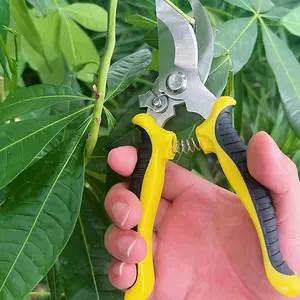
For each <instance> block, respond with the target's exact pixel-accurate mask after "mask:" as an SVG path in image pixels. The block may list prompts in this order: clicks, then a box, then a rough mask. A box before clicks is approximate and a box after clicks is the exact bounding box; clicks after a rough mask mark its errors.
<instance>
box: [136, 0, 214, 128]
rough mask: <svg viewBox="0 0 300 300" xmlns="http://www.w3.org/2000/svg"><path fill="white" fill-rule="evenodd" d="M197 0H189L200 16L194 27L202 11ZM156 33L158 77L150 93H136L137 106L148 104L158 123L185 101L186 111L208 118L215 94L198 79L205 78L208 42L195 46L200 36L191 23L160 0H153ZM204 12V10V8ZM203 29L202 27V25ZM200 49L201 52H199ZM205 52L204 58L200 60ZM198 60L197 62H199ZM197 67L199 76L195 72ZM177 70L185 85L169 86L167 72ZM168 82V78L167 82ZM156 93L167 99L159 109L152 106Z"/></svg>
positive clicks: (197, 22)
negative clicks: (137, 94)
mask: <svg viewBox="0 0 300 300" xmlns="http://www.w3.org/2000/svg"><path fill="white" fill-rule="evenodd" d="M196 1H198V0H190V2H191V5H192V8H193V9H194V12H195V14H197V13H199V14H200V17H199V18H198V17H197V18H196V25H195V26H196V29H197V28H199V26H200V25H201V24H202V19H201V16H202V18H203V11H202V12H201V9H203V8H202V6H201V5H200V3H198V4H197V3H196ZM156 9H157V19H158V20H157V21H158V37H159V49H160V51H159V77H158V79H157V80H156V82H155V84H154V88H153V90H152V94H151V95H150V94H149V93H147V94H146V95H147V96H145V95H142V96H140V103H141V106H146V107H148V114H150V115H151V116H152V117H154V118H155V120H156V121H157V123H158V124H159V125H161V126H164V124H165V123H166V122H167V121H168V120H169V119H170V118H172V117H173V116H174V115H175V109H174V106H176V105H178V104H182V103H185V105H186V109H187V110H188V111H189V112H194V113H198V114H199V115H201V116H202V117H204V118H208V117H209V115H210V113H211V111H212V109H213V106H214V103H215V101H216V97H215V96H214V95H213V94H212V93H211V92H210V91H209V90H208V89H207V88H206V87H205V86H204V83H203V82H202V80H201V76H202V78H204V79H205V78H207V76H208V73H209V71H210V70H208V69H210V66H211V61H212V57H213V52H211V51H213V48H212V47H211V46H208V47H207V48H206V49H204V48H203V49H199V44H198V40H199V42H200V43H201V36H200V32H201V30H199V31H198V32H199V34H198V35H197V37H196V33H195V31H194V27H193V26H192V25H190V23H189V22H188V21H187V20H186V19H185V18H184V17H183V16H181V15H180V14H179V13H178V12H177V11H175V10H174V9H173V8H172V7H171V6H169V5H168V4H167V3H166V2H165V1H164V0H156ZM204 13H205V12H204ZM205 30H206V31H208V33H206V34H212V36H210V37H206V38H208V39H212V40H213V33H212V31H210V29H209V27H208V26H207V25H206V29H205ZM203 31H204V29H203ZM201 51H202V52H201ZM199 53H202V54H201V55H204V56H206V59H207V60H208V61H206V62H204V58H203V59H202V58H201V57H199ZM199 63H200V65H199ZM199 66H200V67H201V68H202V69H201V72H200V73H201V76H200V73H199V69H198V68H199ZM174 73H180V74H182V76H183V77H184V78H185V81H186V82H185V85H186V86H185V87H184V88H185V89H181V90H180V92H179V93H178V90H173V89H170V86H169V85H168V79H169V77H170V75H172V74H174ZM169 84H170V82H169ZM160 95H165V96H166V99H168V105H167V107H166V109H165V110H164V112H163V113H160V112H158V109H157V108H155V107H154V106H153V102H152V101H153V99H155V98H156V97H158V96H160Z"/></svg>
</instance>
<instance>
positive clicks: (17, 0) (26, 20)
mask: <svg viewBox="0 0 300 300" xmlns="http://www.w3.org/2000/svg"><path fill="white" fill-rule="evenodd" d="M10 3H11V13H12V17H13V18H14V21H15V23H16V25H17V27H18V31H19V32H20V33H21V34H22V35H23V36H24V37H25V39H26V40H27V42H28V43H29V45H30V46H31V47H32V48H33V49H34V50H35V51H36V52H37V53H39V54H40V55H41V56H42V57H44V49H43V46H42V40H41V37H40V35H39V33H38V31H37V29H36V27H35V26H34V24H33V22H32V19H31V17H30V15H29V11H28V8H27V6H26V3H25V0H10Z"/></svg>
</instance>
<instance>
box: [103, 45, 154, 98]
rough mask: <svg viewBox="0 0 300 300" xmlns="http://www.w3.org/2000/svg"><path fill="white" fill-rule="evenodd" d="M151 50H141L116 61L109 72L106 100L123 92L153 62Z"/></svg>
mask: <svg viewBox="0 0 300 300" xmlns="http://www.w3.org/2000/svg"><path fill="white" fill-rule="evenodd" d="M151 60H152V56H151V52H150V51H149V50H140V51H138V52H135V53H133V54H131V55H129V56H127V57H125V58H123V59H121V60H120V61H117V62H116V63H114V64H113V65H112V66H111V68H110V70H109V74H108V79H107V86H108V92H107V96H106V101H107V100H109V99H111V98H114V97H116V96H117V95H118V94H120V93H122V92H123V91H124V90H125V89H127V87H128V86H130V85H131V84H132V82H133V81H134V80H135V79H136V78H137V77H139V76H141V75H142V74H143V72H144V71H145V69H146V68H147V66H148V65H149V64H150V63H151Z"/></svg>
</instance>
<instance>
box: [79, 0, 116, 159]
mask: <svg viewBox="0 0 300 300" xmlns="http://www.w3.org/2000/svg"><path fill="white" fill-rule="evenodd" d="M117 6H118V0H110V3H109V13H108V32H107V39H106V45H105V51H104V56H103V58H102V61H101V64H100V68H99V75H98V84H97V90H96V91H95V92H96V101H95V107H94V112H93V120H92V125H91V130H90V134H89V136H88V140H87V143H86V148H85V149H86V162H87V161H88V160H89V159H90V157H91V156H92V154H93V152H94V149H95V146H96V144H97V140H98V136H99V129H100V123H101V116H102V111H103V104H104V99H105V95H106V84H107V76H108V71H109V67H110V63H111V59H112V56H113V53H114V50H115V45H116V15H117Z"/></svg>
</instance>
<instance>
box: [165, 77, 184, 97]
mask: <svg viewBox="0 0 300 300" xmlns="http://www.w3.org/2000/svg"><path fill="white" fill-rule="evenodd" d="M187 85H188V80H187V77H186V76H185V75H184V74H182V73H180V72H174V73H172V74H170V75H169V76H168V78H167V88H168V89H169V90H170V91H171V92H172V93H173V94H181V93H182V92H184V91H185V90H186V88H187Z"/></svg>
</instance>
